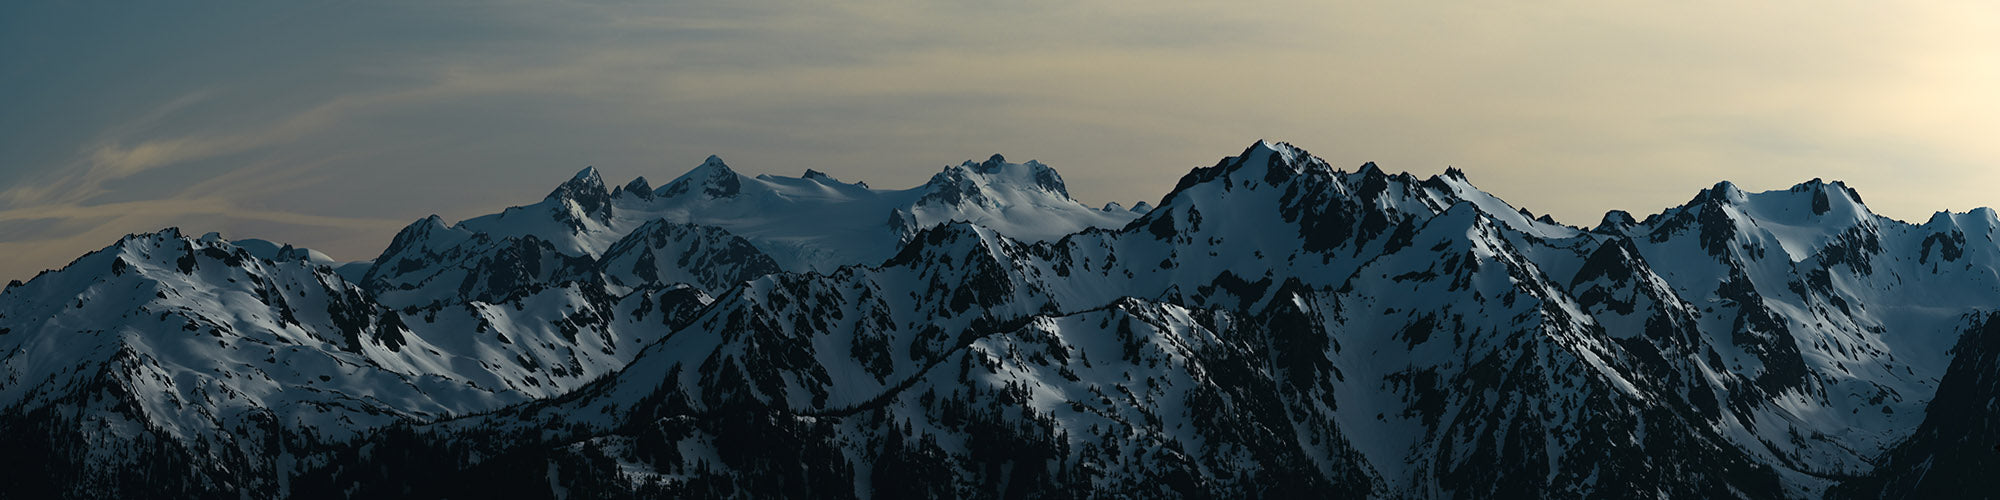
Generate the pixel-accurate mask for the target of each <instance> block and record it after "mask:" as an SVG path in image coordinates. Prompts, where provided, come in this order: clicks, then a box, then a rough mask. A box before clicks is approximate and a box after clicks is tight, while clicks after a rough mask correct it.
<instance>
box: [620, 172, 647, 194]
mask: <svg viewBox="0 0 2000 500" xmlns="http://www.w3.org/2000/svg"><path fill="white" fill-rule="evenodd" d="M625 192H627V193H634V194H642V195H645V196H651V195H652V194H653V183H650V182H646V176H643V175H641V176H638V177H634V178H633V179H632V182H627V183H625Z"/></svg>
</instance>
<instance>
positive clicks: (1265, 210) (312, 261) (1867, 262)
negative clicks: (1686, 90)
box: [0, 141, 2000, 498]
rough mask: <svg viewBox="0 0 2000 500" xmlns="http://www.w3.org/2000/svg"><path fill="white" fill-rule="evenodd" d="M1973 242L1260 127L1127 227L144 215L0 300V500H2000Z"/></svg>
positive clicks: (556, 197) (651, 205) (638, 192)
mask: <svg viewBox="0 0 2000 500" xmlns="http://www.w3.org/2000/svg"><path fill="white" fill-rule="evenodd" d="M1997 235H2000V219H1996V216H1995V212H1994V211H1993V210H1990V209H1978V210H1974V211H1972V212H1970V213H1945V212H1940V213H1938V214H1936V215H1934V216H1932V217H1931V218H1930V219H1929V220H1928V221H1924V222H1922V223H1921V224H1913V223H1908V222H1903V221H1898V220H1894V219H1890V218H1886V217H1882V216H1879V215H1875V214H1874V213H1872V212H1870V211H1869V209H1868V207H1867V206H1866V205H1864V204H1863V203H1862V198H1861V195H1860V194H1858V193H1857V192H1856V191H1855V190H1854V189H1851V188H1849V187H1848V186H1846V185H1844V184H1843V183H1841V182H1824V181H1821V180H1819V179H1814V180H1811V181H1808V182H1805V183H1802V184H1799V185H1796V186H1793V187H1792V188H1790V189H1787V190H1781V191H1770V192H1762V193H1751V192H1745V191H1743V190H1741V189H1738V188H1737V187H1736V186H1735V185H1732V184H1730V183H1728V182H1722V183H1719V184H1716V185H1715V186H1714V187H1712V188H1709V189H1705V190H1702V191H1700V192H1699V193H1695V194H1694V196H1693V197H1692V198H1691V199H1690V200H1689V201H1688V202H1687V203H1686V204H1683V205H1681V206H1677V207H1672V208H1668V209H1666V210H1665V211H1663V212H1660V213H1657V214H1653V215H1649V216H1646V217H1644V218H1640V217H1635V216H1633V215H1631V214H1628V213H1626V212H1623V211H1613V212H1611V213H1609V214H1606V215H1605V216H1604V218H1603V221H1602V222H1601V223H1599V224H1597V225H1596V226H1595V227H1590V228H1582V227H1571V226H1566V225H1563V224H1559V223H1557V222H1555V221H1554V220H1552V219H1550V218H1549V217H1547V216H1542V217H1536V216H1533V215H1532V214H1530V213H1529V212H1528V211H1527V210H1525V209H1518V208H1516V207H1514V206H1512V205H1509V204H1508V203H1506V202H1504V201H1501V200H1500V199H1499V198H1496V197H1494V196H1493V195H1490V194H1488V193H1486V192H1483V191H1481V190H1479V189H1478V188H1476V187H1474V186H1473V185H1472V184H1471V182H1470V181H1468V180H1467V176H1466V175H1465V174H1464V173H1463V172H1460V171H1458V170H1456V169H1448V170H1446V171H1445V172H1444V173H1443V174H1441V175H1435V176H1430V177H1428V178H1419V177H1417V176H1413V175H1410V174H1407V173H1404V174H1392V173H1389V172H1386V171H1384V170H1382V169H1380V168H1377V167H1376V166H1375V165H1374V164H1372V163H1371V164H1366V165H1362V166H1360V167H1359V168H1358V169H1356V170H1355V171H1352V172H1349V171H1344V170H1339V169H1335V168H1333V167H1332V166H1330V165H1328V164H1327V163H1326V162H1325V161H1323V160H1321V159H1319V158H1317V157H1314V156H1312V155H1311V154H1309V153H1307V152H1306V151H1304V150H1302V149H1299V148H1296V147H1293V146H1291V145H1288V144H1283V143H1272V142H1261V141H1260V142H1257V143H1255V144H1253V145H1251V146H1250V147H1249V148H1247V149H1245V150H1244V151H1243V152H1241V153H1240V154H1237V155H1235V156H1230V157H1227V158H1224V159H1222V160H1221V161H1220V162H1218V163H1216V164H1215V165H1214V166H1211V167H1204V168H1196V169H1194V170H1192V171H1190V172H1188V173H1187V174H1186V175H1184V176H1182V177H1181V178H1180V181H1179V183H1178V184H1177V185H1176V186H1175V187H1174V189H1173V190H1172V191H1171V192H1169V193H1166V194H1165V196H1163V197H1162V198H1161V199H1160V200H1159V201H1158V202H1157V205H1148V204H1147V203H1138V204H1137V205H1135V206H1133V207H1132V208H1125V207H1124V206H1122V205H1119V204H1117V203H1112V204H1108V205H1105V206H1103V207H1101V208H1097V207H1092V206H1087V205H1084V204H1083V203H1081V202H1078V201H1077V200H1075V199H1073V198H1071V197H1070V195H1069V193H1068V191H1067V189H1066V188H1065V186H1064V184H1063V181H1062V177H1061V176H1060V175H1058V174H1057V173H1056V171H1055V170H1053V169H1051V168H1049V167H1048V166H1045V165H1042V164H1040V163H1037V162H1033V161H1030V162H1026V163H1010V162H1008V161H1007V160H1006V159H1004V158H1002V157H1000V156H998V155H995V156H993V157H992V158H990V159H988V160H985V161H978V162H974V161H968V162H965V163H963V164H961V165H956V166H950V167H946V168H945V169H943V170H942V171H941V172H938V173H937V174H936V175H934V176H932V177H931V178H930V179H929V180H928V181H927V182H925V183H923V184H922V185H920V186H917V187H914V188H909V189H901V190H887V189H877V188H873V187H870V186H868V185H866V184H863V183H848V182H842V181H839V180H836V179H835V178H834V177H833V176H830V175H828V174H825V173H821V172H817V171H812V170H807V171H806V172H805V173H804V175H801V176H799V177H780V176H770V175H757V176H749V175H744V174H740V173H737V172H736V171H734V170H732V169H731V168H730V167H729V166H727V165H725V164H724V163H723V161H722V160H721V159H719V158H715V157H710V158H708V159H707V161H705V162H703V163H702V164H701V165H700V166H698V167H696V168H694V169H692V170H691V171H688V172H687V173H685V174H684V175H681V176H680V177H679V178H676V179H674V180H673V181H671V182H667V183H665V184H664V185H662V186H658V187H655V186H653V185H652V184H650V183H649V182H648V181H646V180H645V179H644V178H640V179H636V180H633V181H631V182H629V183H626V184H623V185H619V186H615V187H607V185H606V184H605V183H604V182H603V180H602V179H601V178H600V177H599V173H598V172H597V171H596V170H594V169H589V168H586V169H584V170H583V171H582V172H580V173H578V174H577V175H576V176H575V177H574V178H572V179H569V180H568V181H567V182H564V183H562V184H561V185H560V186H558V187H557V188H556V189H555V190H554V192H552V193H550V194H549V195H548V197H546V198H545V199H543V200H541V201H540V202H537V203H534V204H530V205H526V206H519V207H512V208H507V209H506V210H504V211H501V212H499V213H496V214H492V215H486V216H482V217H476V218H472V219H469V220H464V221H459V222H457V223H448V222H446V221H445V220H442V219H440V218H438V217H436V216H432V217H429V218H426V219H423V220H419V221H416V222H415V223H412V224H410V225H409V226H408V227H406V228H404V229H403V230H402V231H401V232H400V233H399V234H397V235H396V237H395V239H394V240H393V242H391V243H390V244H389V246H388V248H386V249H384V250H383V251H382V253H381V254H380V256H378V257H376V258H375V259H373V260H369V261H362V262H350V263H341V262H335V261H333V260H332V259H330V258H328V257H326V255H324V254H322V253H319V252H315V251H312V250H309V249H304V248H296V247H292V246H289V245H282V244H277V243H272V242H267V241H262V240H248V239H246V240H236V241H231V240H229V239H225V238H223V237H222V236H221V235H217V234H213V233H210V234H207V235H201V236H192V235H190V233H183V232H181V231H180V230H177V229H166V230H163V231H160V232H157V233H150V234H136V235H131V236H127V237H126V238H124V239H122V240H120V241H117V242H114V243H112V244H111V245H109V246H107V247H105V248H104V249H102V250H99V251H96V252H92V253H90V254H87V255H84V256H82V257H79V258H77V259H76V260H75V261H74V262H71V263H70V264H69V265H67V266H65V267H64V268H62V269H60V270H54V271H47V272H44V273H42V274H40V275H37V276H35V277H34V279H32V280H29V281H27V282H26V283H21V282H14V283H11V284H9V285H8V286H7V288H6V289H5V291H4V292H0V470H5V471H6V472H7V473H6V474H5V475H4V477H0V497H5V498H54V497H77V498H402V497H413V498H520V497H530V498H534V497H552V498H628V497H635V498H662V497H665V498H676V497H704V498H705V497H758V498H761V497H794V498H796V497H814V498H847V497H875V498H905V497H969V498H988V497H1004V498H1046V497H1057V498H1067V497H1119V498H1122V497H1138V498H1179V497H1204V498H1205V497H1225V498H1263V497H1277V498H1297V497H1339V498H1348V497H1380V498H1450V497H1469V498H1496V497H1498V498H1547V497H1559V498H1569V497H1613V498H1654V497H1666V498H1691V497H1748V498H1816V497H1862V498H1875V497H1913V496H1922V497H1938V496H1944V497H1967V496H1981V495H1992V494H1996V492H2000V474H1996V471H2000V451H1996V447H1995V444H1996V443H2000V243H1996V241H1995V237H1996V236H1997Z"/></svg>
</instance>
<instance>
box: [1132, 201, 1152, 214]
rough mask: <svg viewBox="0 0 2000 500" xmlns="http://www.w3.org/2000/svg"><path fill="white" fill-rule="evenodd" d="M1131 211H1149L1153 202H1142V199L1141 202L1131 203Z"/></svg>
mask: <svg viewBox="0 0 2000 500" xmlns="http://www.w3.org/2000/svg"><path fill="white" fill-rule="evenodd" d="M1132 211H1134V212H1138V213H1141V214H1144V213H1146V212H1151V211H1153V204H1151V203H1146V202H1143V201H1142V202H1139V203H1138V204H1135V205H1132Z"/></svg>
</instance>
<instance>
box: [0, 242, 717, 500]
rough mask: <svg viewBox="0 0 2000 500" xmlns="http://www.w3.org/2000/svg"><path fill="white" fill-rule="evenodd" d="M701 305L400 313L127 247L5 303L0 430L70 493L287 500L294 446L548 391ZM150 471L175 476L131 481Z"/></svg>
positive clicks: (597, 372) (205, 255)
mask: <svg viewBox="0 0 2000 500" xmlns="http://www.w3.org/2000/svg"><path fill="white" fill-rule="evenodd" d="M254 245H255V244H254V243H253V248H254ZM707 300H708V298H707V296H705V295H703V294H701V293H700V292H698V291H693V290H689V289H685V288H681V289H664V288H658V287H655V288H652V289H647V290H641V291H638V292H635V293H631V294H629V295H627V296H625V297H623V298H612V297H607V296H604V294H603V293H602V292H593V291H591V290H589V289H586V288H579V287H576V286H568V287H555V288H543V289H524V290H517V291H515V293H514V294H513V295H512V296H510V297H509V298H508V299H507V300H505V301H502V302H497V303H483V302H474V303H466V304H462V305H459V306H455V307H452V308H449V309H447V308H442V307H439V308H431V309H414V308H413V309H404V310H400V311H399V310H392V309H389V308H386V307H384V306H381V305H379V304H378V303H377V302H376V301H375V300H374V299H373V298H372V297H371V296H370V295H369V294H367V293H366V292H365V291H363V290H362V289H360V288H358V287H356V286H354V285H352V284H349V283H347V282H346V281H345V280H344V279H342V278H341V277H340V276H338V275H337V274H336V273H335V272H334V270H333V269H332V268H331V267H327V266H324V265H316V264H313V263H312V261H311V260H309V259H283V260H270V259H265V258H261V257H258V256H257V255H255V254H254V253H253V252H252V251H251V250H249V249H246V248H244V247H239V246H235V245H234V244H232V243H231V242H229V241H226V240H222V239H220V238H219V237H216V236H215V235H212V234H211V235H209V236H207V237H204V238H200V239H193V238H186V237H183V236H181V235H180V233H179V232H178V231H176V230H172V229H169V230H167V231H163V232H160V233H153V234H143V235H133V236H129V237H127V238H125V239H123V240H121V241H120V242H118V243H117V244H114V245H112V246H110V247H107V248H105V249H104V250H100V251H98V252H94V253H91V254H89V255H86V256H84V257H82V258H79V259H78V260H77V261H75V262H73V263H71V264H70V265H69V266H66V267H64V268H63V269H62V270H59V271H54V272H48V273H44V274H43V275H40V276H37V277H36V278H35V279H34V280H31V281H29V282H28V283H25V284H22V285H19V286H14V287H9V288H8V289H7V290H6V292H4V294H0V352H4V353H5V356H6V357H5V358H4V362H0V370H4V372H3V373H4V374H5V378H4V382H0V408H4V409H5V411H4V412H0V421H4V424H0V429H4V431H5V432H0V434H7V435H9V439H11V440H13V441H12V442H13V444H16V445H19V446H20V447H18V448H14V449H17V450H32V451H22V452H21V454H22V455H21V458H23V459H31V461H34V462H36V463H37V464H38V465H36V467H38V468H44V467H45V468H49V469H50V470H49V475H46V476H36V477H40V478H42V479H47V480H49V481H50V483H46V484H51V485H59V487H60V488H74V489H73V490H68V491H69V492H70V493H76V494H82V495H85V496H99V495H105V494H112V493H117V494H121V495H124V494H135V493H138V492H142V491H154V492H157V491H180V492H181V493H185V494H190V495H193V494H197V493H202V492H210V491H218V490H217V489H220V491H236V490H237V489H241V490H243V491H246V492H260V493H259V494H260V495H271V494H282V493H283V492H285V491H287V486H288V485H287V476H288V474H289V471H291V470H294V469H295V468H297V467H299V466H301V464H300V463H298V462H297V460H298V459H297V458H296V457H295V456H294V455H295V453H294V452H292V451H288V450H293V449H312V448H313V447H316V446H323V445H325V444H326V443H330V442H335V441H340V440H346V439H351V438H354V437H355V436H356V435H357V434H359V433H362V432H366V431H370V430H373V429H377V428H380V427H382V426H384V425H388V424H391V423H395V422H399V421H421V420H431V419H436V418H440V417H445V416H450V415H455V414H464V413H471V412H477V411H485V410H490V409H493V408H497V407H499V406H502V405H505V404H508V403H515V402H520V401H525V400H528V399H531V398H535V397H548V396H553V395H556V394H560V393H561V392H563V391H565V390H567V389H569V388H573V387H576V386H579V385H581V384H582V383H584V382H587V381H589V380H591V379H594V378H597V377H600V376H603V375H605V374H607V373H610V372H611V371H613V370H616V369H618V368H620V367H622V366H624V364H625V363H626V362H628V361H630V360H631V358H632V356H633V355H635V354H636V353H637V352H638V350H639V348H640V347H642V346H643V345H645V344H648V343H650V342H652V341H653V340H654V339H657V338H659V337H661V336H662V335H664V334H665V333H666V332H667V331H670V330H671V329H672V327H673V326H674V325H677V324H678V323H679V322H681V321H684V319H685V318H686V317H688V315H689V314H691V313H692V311H693V310H695V309H696V308H698V307H700V306H702V305H705V304H706V302H707ZM149 461H156V462H158V463H149ZM143 467H153V468H155V470H158V471H161V472H162V473H165V472H172V473H174V474H175V476H174V477H178V478H181V479H176V480H174V481H167V480H163V479H162V480H153V481H136V480H135V479H134V478H132V477H127V476H125V475H124V474H128V473H132V472H134V471H142V470H145V469H142V468H143ZM135 481H136V482H135ZM149 484H150V485H151V486H148V485H149ZM148 487H158V488H164V490H148V489H145V488H148ZM135 488H136V489H135ZM174 488H182V490H175V489H174ZM24 491H36V490H35V489H34V488H28V489H26V490H24Z"/></svg>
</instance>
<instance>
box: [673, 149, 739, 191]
mask: <svg viewBox="0 0 2000 500" xmlns="http://www.w3.org/2000/svg"><path fill="white" fill-rule="evenodd" d="M738 177H740V175H739V174H737V173H736V171H735V170H732V169H730V168H729V164H727V163H723V162H722V157H720V156H716V155H708V159H705V160H702V162H701V165H698V166H695V167H694V168H693V169H690V170H688V171H687V173H685V174H681V176H680V177H677V178H674V181H673V182H669V183H667V185H666V186H664V187H661V188H660V189H659V190H658V191H655V192H654V195H656V196H664V197H674V196H680V195H682V194H686V193H688V192H691V191H694V188H695V187H696V186H700V187H701V192H702V193H703V194H706V195H708V196H709V197H712V198H728V197H733V196H736V194H737V193H740V192H742V191H743V181H742V180H741V179H739V178H738Z"/></svg>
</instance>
